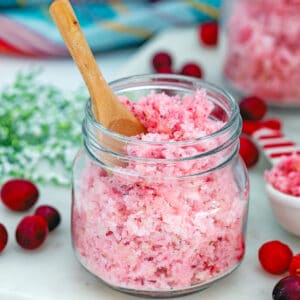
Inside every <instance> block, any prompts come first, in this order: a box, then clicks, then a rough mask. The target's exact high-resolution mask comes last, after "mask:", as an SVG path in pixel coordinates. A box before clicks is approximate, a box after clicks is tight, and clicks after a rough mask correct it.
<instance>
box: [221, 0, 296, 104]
mask: <svg viewBox="0 0 300 300" xmlns="http://www.w3.org/2000/svg"><path fill="white" fill-rule="evenodd" d="M227 25H228V28H227V29H228V52H227V58H226V63H225V69H224V70H225V75H226V77H227V78H228V79H229V81H230V82H231V83H232V84H233V85H234V86H235V87H236V88H237V89H238V90H240V91H241V92H243V93H246V94H255V95H257V96H260V97H262V98H264V99H267V100H268V101H272V102H274V103H288V102H289V103H296V104H299V103H300V85H299V82H300V72H299V69H300V2H299V1H297V0H294V1H286V0H276V1H274V0H246V1H237V4H236V6H235V8H234V10H233V12H232V15H231V18H230V19H229V22H228V24H227Z"/></svg>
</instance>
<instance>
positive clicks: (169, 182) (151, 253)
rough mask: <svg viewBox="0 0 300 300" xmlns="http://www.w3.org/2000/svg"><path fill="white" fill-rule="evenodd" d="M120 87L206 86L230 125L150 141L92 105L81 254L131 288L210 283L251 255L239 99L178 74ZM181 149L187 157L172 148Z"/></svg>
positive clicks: (120, 91) (171, 289)
mask: <svg viewBox="0 0 300 300" xmlns="http://www.w3.org/2000/svg"><path fill="white" fill-rule="evenodd" d="M111 87H112V89H113V90H114V92H115V93H116V94H117V95H126V96H127V97H128V98H129V99H130V100H131V101H136V100H138V99H139V98H140V97H142V96H145V95H149V94H150V93H153V92H154V93H165V94H167V95H171V96H172V95H179V96H183V95H187V94H189V95H191V94H194V92H195V91H196V90H199V89H205V90H206V91H207V96H208V99H209V102H210V103H212V105H213V107H214V109H213V110H212V111H211V113H210V115H209V117H210V119H211V120H212V122H219V121H222V122H224V125H223V126H222V128H221V129H219V130H218V131H216V132H214V133H212V134H210V135H207V136H204V137H201V138H198V139H193V140H185V141H180V142H179V141H178V142H174V141H165V142H155V141H145V140H141V139H138V138H135V137H125V136H122V135H119V134H117V133H114V132H111V131H110V130H108V129H106V128H104V127H103V126H101V125H100V124H99V123H97V122H96V120H95V119H94V116H93V113H92V110H91V104H90V102H88V103H87V106H86V111H85V118H84V120H83V141H84V147H83V149H82V150H81V151H79V153H78V155H77V156H76V159H75V161H74V168H73V203H72V240H73V246H74V249H75V252H76V255H77V257H78V259H79V261H80V262H81V263H82V265H83V266H84V267H85V268H86V269H87V270H89V271H90V272H91V273H93V274H94V275H96V276H97V277H99V278H100V279H101V280H102V281H103V282H104V283H106V284H108V285H109V286H111V287H113V288H115V289H117V290H120V291H124V292H127V293H132V294H137V295H147V296H152V297H165V296H174V295H182V294H187V293H190V292H194V291H197V290H200V289H203V288H206V287H208V286H209V285H210V284H211V283H213V282H214V281H216V280H218V279H220V278H222V277H224V276H225V275H228V274H229V273H231V272H232V271H233V270H234V269H235V268H236V267H237V266H238V265H239V264H240V262H241V260H242V258H243V255H244V249H245V246H244V235H245V225H246V220H247V210H248V192H249V187H248V176H247V171H246V169H245V167H244V164H243V163H242V161H241V159H240V158H239V155H238V149H239V134H240V131H241V119H240V115H239V111H238V107H237V104H236V102H235V101H234V99H233V98H232V97H231V96H230V95H229V94H227V93H226V92H224V91H222V90H220V89H218V88H217V87H215V86H213V85H210V84H208V83H205V82H203V81H201V80H197V79H192V78H190V77H189V78H188V77H184V76H179V75H145V76H134V77H129V78H125V79H121V80H118V81H115V82H113V83H111ZM129 150H130V151H129ZM180 151H181V152H182V153H183V154H184V155H183V156H182V157H179V158H178V156H177V157H176V158H172V157H171V158H170V156H168V158H166V157H165V156H164V155H163V153H169V154H170V153H174V152H176V153H179V152H180ZM181 152H180V153H181ZM149 153H150V156H149ZM152 153H153V155H152ZM157 153H160V154H159V155H156V154H157ZM187 153H188V154H187ZM146 154H147V155H146Z"/></svg>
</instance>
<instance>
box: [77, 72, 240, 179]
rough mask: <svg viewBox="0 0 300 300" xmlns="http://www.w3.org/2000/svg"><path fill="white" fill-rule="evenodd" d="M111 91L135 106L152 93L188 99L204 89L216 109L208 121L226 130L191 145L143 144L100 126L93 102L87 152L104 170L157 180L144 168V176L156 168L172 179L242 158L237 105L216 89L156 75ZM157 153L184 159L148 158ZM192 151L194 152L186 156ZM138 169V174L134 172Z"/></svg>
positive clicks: (114, 86)
mask: <svg viewBox="0 0 300 300" xmlns="http://www.w3.org/2000/svg"><path fill="white" fill-rule="evenodd" d="M110 86H111V88H112V89H113V91H114V92H115V93H116V94H117V95H127V96H128V97H129V98H130V99H131V100H132V101H136V100H138V99H139V98H140V97H142V96H145V95H148V94H150V93H151V92H154V93H165V94H167V95H170V96H174V95H179V96H184V95H186V94H190V95H191V94H193V93H195V92H196V91H197V90H200V89H205V90H206V93H207V97H208V100H209V101H210V102H211V103H213V110H212V111H211V113H210V116H209V117H210V118H211V119H213V120H216V121H222V122H223V126H222V127H221V128H220V129H219V130H217V131H215V132H213V133H211V134H209V135H207V136H202V137H200V138H195V139H191V140H183V141H167V142H155V141H144V140H141V139H138V138H136V137H126V136H122V135H119V134H117V133H115V132H112V131H110V130H108V129H107V128H105V127H103V126H102V125H101V124H99V123H98V122H97V121H96V120H95V118H94V115H93V112H92V108H91V103H90V101H89V102H88V103H87V105H86V111H85V118H84V120H83V127H82V128H83V141H84V146H85V149H86V151H87V153H88V154H89V156H90V157H91V158H92V160H93V161H94V162H96V163H98V164H100V165H101V166H102V167H103V168H107V169H108V170H111V171H114V172H120V173H126V174H129V175H133V176H146V177H149V176H150V177H151V176H157V174H152V175H151V173H149V172H148V171H147V172H146V171H145V173H144V172H143V167H146V168H144V169H145V170H146V169H147V170H151V166H153V167H154V168H155V169H156V171H157V166H158V165H159V169H163V168H164V167H167V168H168V169H170V171H169V174H170V176H171V177H174V176H175V177H189V176H194V175H199V174H203V173H207V172H211V171H212V170H214V169H216V168H220V167H221V166H224V165H226V164H227V163H228V162H230V161H231V160H232V159H233V158H234V157H235V156H236V155H237V153H238V147H239V135H240V132H241V118H240V114H239V110H238V105H237V103H236V102H235V100H234V99H233V98H232V96H231V95H229V94H228V93H226V92H225V91H223V90H221V89H219V88H217V87H215V86H214V85H211V84H208V83H206V82H204V81H201V80H198V79H193V78H188V77H184V76H180V75H157V74H155V75H141V76H133V77H128V78H124V79H120V80H117V81H114V82H112V83H111V84H110ZM128 149H137V151H136V152H134V151H128ZM158 149H159V150H160V152H162V150H163V152H164V153H175V152H178V151H180V150H184V151H182V153H183V156H181V157H178V156H177V155H174V156H172V155H168V156H162V155H160V156H155V157H152V156H150V157H149V153H155V152H157V150H158ZM187 149H191V151H186V150H187ZM144 153H145V154H147V155H144ZM133 165H134V166H135V167H134V168H132V167H131V166H133ZM136 166H139V167H138V168H136ZM195 166H197V167H195ZM175 169H176V170H175ZM189 169H190V170H189ZM172 170H173V171H174V170H175V171H174V172H173V171H172ZM165 175H166V174H165Z"/></svg>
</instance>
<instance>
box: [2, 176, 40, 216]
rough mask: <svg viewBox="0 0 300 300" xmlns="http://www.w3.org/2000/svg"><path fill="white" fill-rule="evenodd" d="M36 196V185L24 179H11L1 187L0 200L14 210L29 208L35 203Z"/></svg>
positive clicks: (37, 195) (37, 193) (37, 194)
mask: <svg viewBox="0 0 300 300" xmlns="http://www.w3.org/2000/svg"><path fill="white" fill-rule="evenodd" d="M38 197H39V191H38V189H37V187H36V186H35V185H34V184H33V183H32V182H30V181H28V180H25V179H11V180H9V181H7V182H6V183H5V184H4V185H3V186H2V188H1V199H2V202H3V203H4V204H5V205H6V206H7V207H9V208H10V209H12V210H16V211H25V210H27V209H29V208H30V207H32V206H33V205H34V204H35V203H36V201H37V199H38Z"/></svg>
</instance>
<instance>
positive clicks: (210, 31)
mask: <svg viewBox="0 0 300 300" xmlns="http://www.w3.org/2000/svg"><path fill="white" fill-rule="evenodd" d="M218 35H219V25H218V23H216V22H207V23H203V24H200V25H199V27H198V37H199V40H200V42H201V43H202V44H203V45H205V46H216V45H217V43H218Z"/></svg>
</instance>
